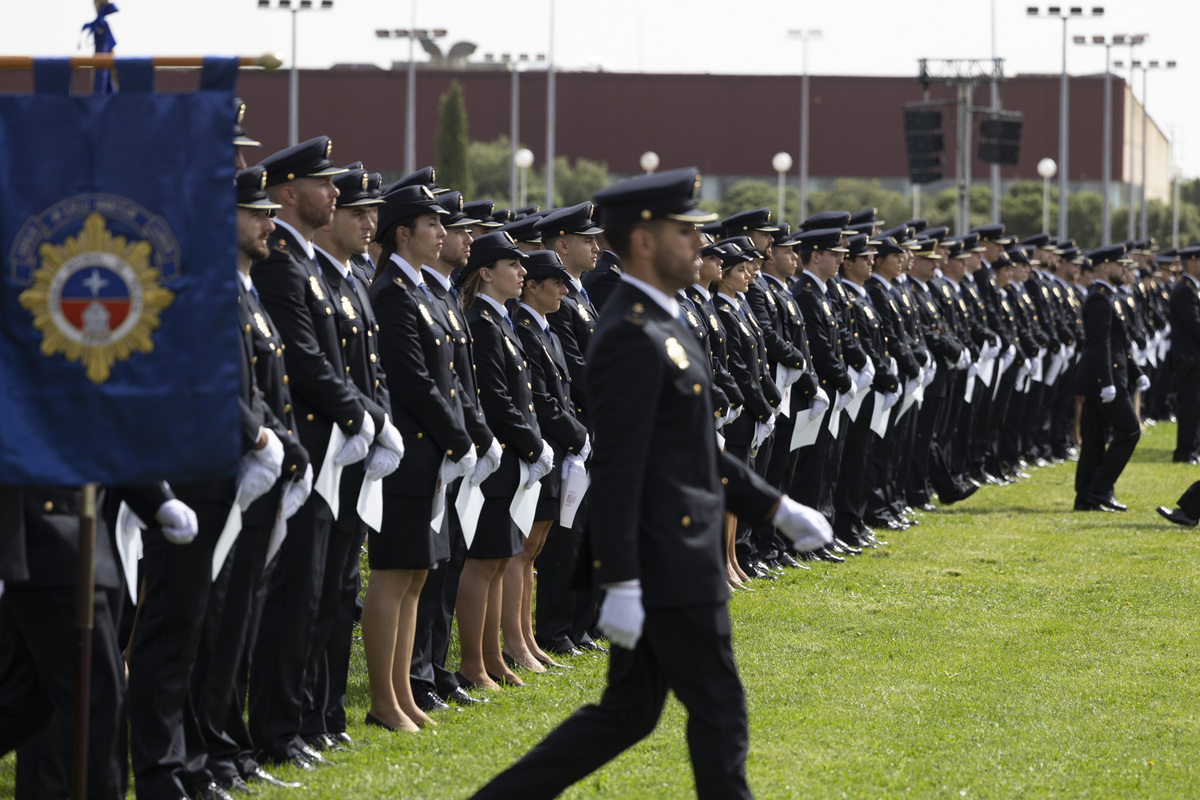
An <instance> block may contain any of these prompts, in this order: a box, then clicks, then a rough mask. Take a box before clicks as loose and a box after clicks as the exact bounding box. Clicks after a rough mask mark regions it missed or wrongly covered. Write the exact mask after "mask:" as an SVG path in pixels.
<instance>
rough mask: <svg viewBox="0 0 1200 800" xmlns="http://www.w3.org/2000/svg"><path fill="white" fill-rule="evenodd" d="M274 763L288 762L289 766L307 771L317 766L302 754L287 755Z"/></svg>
mask: <svg viewBox="0 0 1200 800" xmlns="http://www.w3.org/2000/svg"><path fill="white" fill-rule="evenodd" d="M276 763H279V764H288V765H290V766H293V767H295V768H296V769H300V770H304V771H305V772H309V771H312V770H315V769H316V768H317V765H316V764H314V763H313V762H311V761H309V760H308V759H307V758H305V757H304V756H302V755H294V756H289V757H287V758H285V759H284V760H283V761H279V762H276Z"/></svg>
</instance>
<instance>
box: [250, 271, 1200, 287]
mask: <svg viewBox="0 0 1200 800" xmlns="http://www.w3.org/2000/svg"><path fill="white" fill-rule="evenodd" d="M238 274H239V275H240V274H241V273H240V272H239V273H238ZM1183 277H1185V278H1187V279H1188V280H1189V281H1191V282H1192V283H1194V284H1196V288H1198V289H1200V280H1197V279H1196V278H1193V277H1192V276H1191V275H1188V274H1187V273H1186V272H1185V273H1183Z"/></svg>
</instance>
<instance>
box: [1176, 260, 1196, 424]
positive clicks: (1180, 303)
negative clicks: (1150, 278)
mask: <svg viewBox="0 0 1200 800" xmlns="http://www.w3.org/2000/svg"><path fill="white" fill-rule="evenodd" d="M1170 302H1171V306H1170V308H1171V363H1172V367H1173V368H1174V369H1175V371H1176V372H1178V373H1179V374H1181V375H1186V374H1187V373H1188V372H1191V371H1192V370H1193V369H1195V368H1196V361H1197V359H1200V293H1198V290H1197V286H1196V281H1194V280H1192V279H1191V278H1189V277H1188V276H1187V275H1181V276H1180V277H1179V280H1177V281H1175V288H1174V289H1172V290H1171V301H1170ZM1195 400H1196V398H1191V402H1195Z"/></svg>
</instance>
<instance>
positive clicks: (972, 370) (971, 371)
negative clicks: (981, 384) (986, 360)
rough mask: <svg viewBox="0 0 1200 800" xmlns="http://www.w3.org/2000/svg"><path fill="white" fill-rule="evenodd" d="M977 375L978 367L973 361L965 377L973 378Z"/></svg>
mask: <svg viewBox="0 0 1200 800" xmlns="http://www.w3.org/2000/svg"><path fill="white" fill-rule="evenodd" d="M978 374H979V365H978V364H976V363H975V362H974V361H972V362H971V365H970V366H969V367H967V377H968V378H974V377H975V376H976V375H978Z"/></svg>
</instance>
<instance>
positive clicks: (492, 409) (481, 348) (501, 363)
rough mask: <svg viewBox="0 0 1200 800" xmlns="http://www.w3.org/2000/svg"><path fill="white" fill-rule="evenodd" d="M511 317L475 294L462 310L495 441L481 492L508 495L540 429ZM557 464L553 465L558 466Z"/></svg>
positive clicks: (536, 451)
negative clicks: (496, 460) (496, 459)
mask: <svg viewBox="0 0 1200 800" xmlns="http://www.w3.org/2000/svg"><path fill="white" fill-rule="evenodd" d="M510 322H511V319H507V320H506V319H504V318H503V317H502V316H501V315H500V313H499V312H498V311H496V309H495V308H494V307H493V306H492V305H491V304H490V303H488V301H487V300H485V299H484V298H482V297H477V298H475V302H474V303H473V304H472V305H471V307H470V308H469V309H467V327H468V328H470V330H471V336H472V337H473V338H474V340H475V378H476V380H477V381H478V383H479V402H480V404H481V405H482V406H483V415H484V416H485V417H486V418H487V421H488V427H490V428H491V429H492V433H493V434H495V436H496V438H497V439H499V440H500V446H501V447H503V448H504V456H503V458H501V459H500V468H499V469H497V470H496V471H495V472H494V473H492V474H491V475H490V476H489V477H488V479H487V480H485V481H484V482H483V484H482V485H481V486H480V488H481V489H482V490H483V494H484V496H485V497H512V495H513V492H515V491H516V490H517V482H518V480H519V478H520V474H521V469H520V464H519V462H520V461H524V462H525V463H526V464H534V463H536V462H537V460H538V458H539V457H540V456H541V455H542V430H541V428H540V427H539V426H538V420H537V413H536V411H535V410H534V405H533V380H532V377H533V376H532V373H531V372H530V369H529V360H528V359H527V358H526V357H525V351H524V350H523V348H522V346H521V340H520V338H519V337H518V336H517V332H516V330H515V325H510ZM558 466H560V465H558V464H557V463H556V464H555V468H558Z"/></svg>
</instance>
